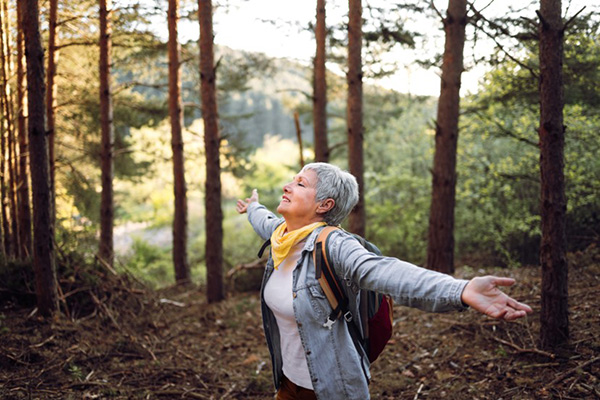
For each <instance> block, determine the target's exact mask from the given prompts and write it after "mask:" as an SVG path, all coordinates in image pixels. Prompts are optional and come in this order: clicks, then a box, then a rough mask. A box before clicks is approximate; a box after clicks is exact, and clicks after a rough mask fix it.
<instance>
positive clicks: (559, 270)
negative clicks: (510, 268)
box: [539, 0, 569, 349]
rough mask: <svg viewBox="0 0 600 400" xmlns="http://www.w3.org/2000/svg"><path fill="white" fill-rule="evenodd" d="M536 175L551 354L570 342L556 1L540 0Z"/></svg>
mask: <svg viewBox="0 0 600 400" xmlns="http://www.w3.org/2000/svg"><path fill="white" fill-rule="evenodd" d="M539 18H540V24H539V37H540V50H539V51H540V126H539V138H540V173H541V196H540V209H541V213H542V243H541V248H540V262H541V265H542V301H541V306H542V307H541V312H540V322H541V328H540V343H541V345H542V347H544V348H547V349H551V348H555V347H557V346H559V345H562V344H565V343H567V341H568V339H569V311H568V285H567V281H568V266H567V254H566V212H567V199H566V196H565V176H564V165H565V161H564V147H565V126H564V125H563V107H564V93H563V78H562V75H563V74H562V63H563V37H564V29H565V27H564V24H563V22H562V18H561V0H541V2H540V11H539Z"/></svg>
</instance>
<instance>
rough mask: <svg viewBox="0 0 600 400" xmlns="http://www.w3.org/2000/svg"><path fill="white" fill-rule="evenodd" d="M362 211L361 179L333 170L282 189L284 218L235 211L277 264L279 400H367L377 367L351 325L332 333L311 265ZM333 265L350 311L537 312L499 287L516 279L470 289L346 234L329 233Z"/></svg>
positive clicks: (253, 207) (272, 276) (306, 175)
mask: <svg viewBox="0 0 600 400" xmlns="http://www.w3.org/2000/svg"><path fill="white" fill-rule="evenodd" d="M357 201H358V185H357V183H356V179H355V178H354V177H353V176H352V175H351V174H349V173H348V172H345V171H342V170H340V169H339V168H337V167H335V166H333V165H330V164H325V163H314V164H308V165H306V166H305V167H304V168H303V169H302V170H301V171H300V173H298V175H296V176H295V177H294V180H293V181H292V182H290V183H288V184H286V185H285V186H284V187H283V196H282V198H281V202H280V203H279V206H278V207H277V212H278V213H279V214H281V215H282V216H283V218H278V217H277V216H276V215H275V214H273V213H271V212H270V211H268V210H267V209H266V208H265V207H264V206H262V205H261V204H260V203H259V202H258V193H257V191H256V190H254V191H253V192H252V196H251V197H249V198H247V199H246V200H238V203H237V207H236V208H237V211H238V212H239V213H240V214H242V213H246V212H247V213H248V220H249V221H250V224H251V225H252V227H253V228H254V230H255V231H256V233H257V234H258V235H259V236H261V237H262V238H263V239H265V240H266V239H269V238H270V239H271V246H272V247H271V256H270V257H269V261H268V263H267V267H266V270H265V275H264V279H263V285H262V290H261V301H262V315H263V325H264V330H265V336H266V339H267V344H268V346H269V351H270V353H271V360H272V364H273V375H274V381H275V386H276V388H277V389H278V392H277V399H280V400H285V399H315V398H316V399H322V400H336V399H361V400H364V399H368V398H369V389H368V382H369V379H370V374H369V361H368V359H367V357H365V355H364V354H363V352H361V350H359V349H357V348H356V347H355V346H354V344H353V341H352V337H351V335H350V333H349V330H348V327H347V325H346V322H345V321H343V320H340V321H338V322H336V323H335V324H334V325H333V327H331V329H328V328H327V327H324V325H323V322H324V321H325V320H326V318H327V316H328V315H329V312H330V311H328V309H329V307H330V306H329V303H328V301H327V299H326V297H325V295H324V294H323V291H322V289H321V287H320V284H319V282H318V281H317V279H316V278H315V267H314V265H313V258H312V256H311V254H312V251H313V248H314V246H315V240H316V238H317V236H318V233H319V232H320V230H321V229H322V227H323V226H325V225H339V224H340V223H341V222H342V221H343V220H344V218H346V216H347V215H348V214H349V213H350V211H351V210H352V208H353V207H354V206H355V205H356V203H357ZM328 247H329V250H328V254H329V255H330V257H331V265H333V266H334V267H335V269H336V272H337V275H338V276H339V277H340V278H343V280H344V281H346V283H347V290H346V291H347V292H348V297H349V298H350V310H351V311H352V313H353V315H355V316H357V315H359V313H358V312H356V311H357V299H358V296H359V293H358V292H359V289H367V290H373V291H377V292H380V293H384V294H387V295H390V296H391V297H392V298H393V299H394V301H395V302H396V303H398V304H402V305H407V306H410V307H417V308H420V309H422V310H426V311H432V312H444V311H450V310H464V309H466V308H467V307H469V306H470V307H472V308H473V309H475V310H477V311H480V312H482V313H484V314H486V315H489V316H491V317H493V318H498V319H504V320H514V319H517V318H521V317H524V316H525V315H527V313H530V312H532V310H531V308H530V307H529V306H527V305H525V304H521V303H519V302H517V301H515V300H514V299H512V298H510V297H509V296H507V295H506V294H504V293H503V292H502V291H500V290H499V289H498V288H497V286H510V285H512V284H513V283H514V280H513V279H510V278H498V277H493V276H486V277H478V278H473V279H471V280H470V281H466V280H459V279H455V278H453V277H451V276H449V275H445V274H441V273H438V272H434V271H430V270H427V269H424V268H420V267H417V266H415V265H412V264H409V263H407V262H404V261H400V260H398V259H396V258H391V257H381V256H377V255H375V254H373V253H369V252H368V251H367V250H366V249H365V248H364V247H363V246H362V245H361V244H360V243H359V242H358V241H357V240H356V239H355V238H354V237H353V236H352V235H350V234H348V233H347V232H344V231H343V230H336V231H334V232H333V233H331V236H330V238H329V242H328Z"/></svg>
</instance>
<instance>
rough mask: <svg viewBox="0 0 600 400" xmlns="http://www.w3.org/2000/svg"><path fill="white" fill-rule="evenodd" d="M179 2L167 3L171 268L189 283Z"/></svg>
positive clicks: (179, 277) (180, 278)
mask: <svg viewBox="0 0 600 400" xmlns="http://www.w3.org/2000/svg"><path fill="white" fill-rule="evenodd" d="M178 20H179V0H169V10H168V25H169V116H170V118H171V148H172V151H173V191H174V195H175V204H174V206H175V215H174V216H173V265H174V267H175V280H176V281H177V283H187V282H190V268H189V265H188V259H187V195H186V184H185V168H184V152H183V137H182V126H183V103H182V100H181V73H180V71H181V69H180V65H179V58H180V52H181V50H180V45H179V41H178V38H177V30H178V29H177V24H178Z"/></svg>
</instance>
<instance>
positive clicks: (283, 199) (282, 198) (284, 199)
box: [281, 196, 290, 203]
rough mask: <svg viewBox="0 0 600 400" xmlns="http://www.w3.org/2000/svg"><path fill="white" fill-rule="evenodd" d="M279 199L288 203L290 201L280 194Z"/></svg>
mask: <svg viewBox="0 0 600 400" xmlns="http://www.w3.org/2000/svg"><path fill="white" fill-rule="evenodd" d="M281 201H282V202H284V201H285V202H287V203H289V202H290V199H288V198H287V197H286V196H282V197H281Z"/></svg>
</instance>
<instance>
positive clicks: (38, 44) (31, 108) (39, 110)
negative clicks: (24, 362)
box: [21, 0, 58, 316]
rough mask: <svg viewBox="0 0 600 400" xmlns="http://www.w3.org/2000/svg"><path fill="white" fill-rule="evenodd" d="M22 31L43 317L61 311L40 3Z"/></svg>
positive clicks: (28, 7)
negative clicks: (51, 189) (52, 214)
mask: <svg viewBox="0 0 600 400" xmlns="http://www.w3.org/2000/svg"><path fill="white" fill-rule="evenodd" d="M22 3H23V8H22V11H23V20H22V23H23V24H22V27H21V28H22V29H23V32H24V36H25V54H26V57H27V93H28V102H27V107H28V114H29V124H28V125H29V126H28V130H29V149H30V164H29V166H30V171H31V186H32V188H33V191H32V192H33V193H32V195H33V245H34V248H33V267H34V272H35V288H36V294H37V306H38V309H39V311H40V314H41V315H44V316H50V315H52V314H54V313H55V312H56V310H57V309H58V293H57V282H56V267H55V256H54V251H55V250H54V227H53V226H52V221H53V218H52V216H51V213H52V208H51V203H50V202H51V199H50V197H51V195H50V164H49V161H48V140H47V138H46V132H45V121H44V91H45V87H44V49H43V47H42V41H41V36H40V27H39V8H38V1H37V0H23V1H22Z"/></svg>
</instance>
